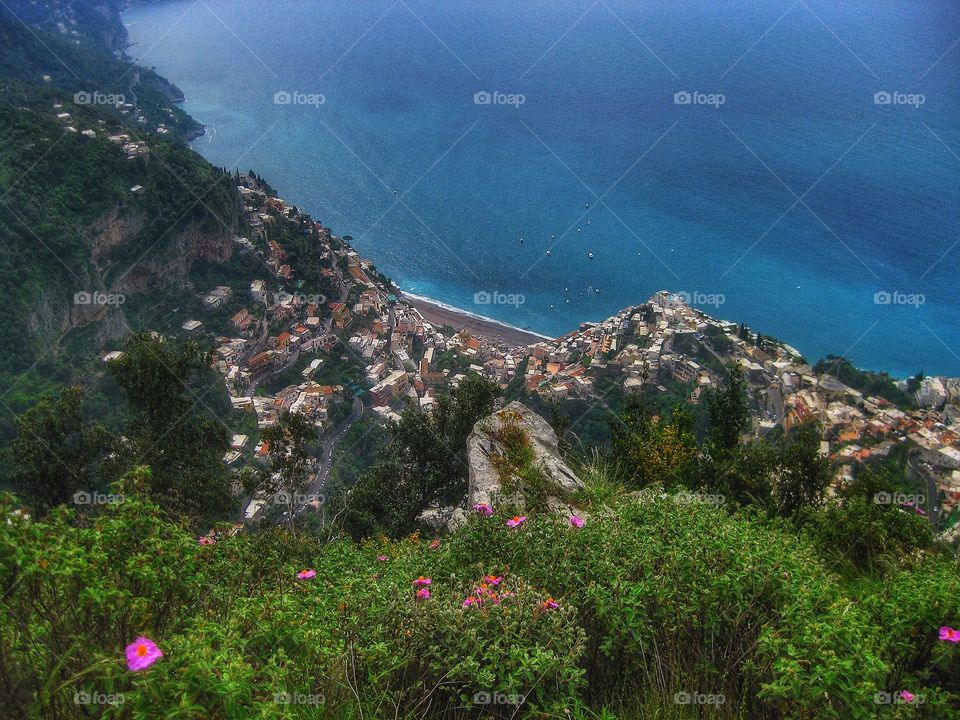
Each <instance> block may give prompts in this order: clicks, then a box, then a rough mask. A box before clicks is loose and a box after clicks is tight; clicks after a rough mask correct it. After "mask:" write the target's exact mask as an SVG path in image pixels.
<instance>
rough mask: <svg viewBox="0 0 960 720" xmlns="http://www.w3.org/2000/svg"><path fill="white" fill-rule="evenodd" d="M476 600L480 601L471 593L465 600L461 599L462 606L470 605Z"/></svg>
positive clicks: (475, 602)
mask: <svg viewBox="0 0 960 720" xmlns="http://www.w3.org/2000/svg"><path fill="white" fill-rule="evenodd" d="M478 602H480V601H479V600H478V599H477V598H475V597H474V596H473V595H471V596H470V597H468V598H467V599H466V600H464V601H463V606H464V607H470V606H471V605H476V604H477V603H478Z"/></svg>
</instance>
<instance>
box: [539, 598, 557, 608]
mask: <svg viewBox="0 0 960 720" xmlns="http://www.w3.org/2000/svg"><path fill="white" fill-rule="evenodd" d="M558 607H560V604H559V603H558V602H557V601H556V600H554V599H553V598H552V597H549V598H547V599H546V600H544V601H543V609H544V610H556V609H557V608H558Z"/></svg>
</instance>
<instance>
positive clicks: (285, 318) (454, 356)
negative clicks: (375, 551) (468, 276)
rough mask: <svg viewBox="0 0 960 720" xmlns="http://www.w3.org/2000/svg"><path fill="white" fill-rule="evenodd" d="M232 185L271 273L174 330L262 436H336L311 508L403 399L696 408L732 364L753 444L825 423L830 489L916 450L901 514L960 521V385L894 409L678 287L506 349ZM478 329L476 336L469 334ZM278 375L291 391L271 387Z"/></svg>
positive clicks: (209, 300)
mask: <svg viewBox="0 0 960 720" xmlns="http://www.w3.org/2000/svg"><path fill="white" fill-rule="evenodd" d="M111 140H114V139H113V138H111ZM116 143H117V145H118V146H120V147H121V149H122V151H123V152H125V153H133V154H140V153H143V152H149V151H148V150H144V149H143V148H141V147H140V146H139V145H137V144H136V143H135V142H130V141H129V138H124V137H119V138H117V139H116ZM237 178H238V189H239V192H240V194H241V197H242V199H243V202H244V212H245V216H246V221H247V226H248V228H249V233H248V235H249V236H248V237H240V236H238V237H236V238H235V239H234V243H235V245H236V251H237V252H238V253H239V254H240V255H247V256H250V257H251V258H255V259H256V260H257V262H258V263H259V264H260V265H262V268H263V269H264V271H265V272H264V273H261V275H262V277H257V278H254V279H251V280H250V282H249V284H248V285H245V287H243V288H239V289H238V288H236V287H230V286H227V285H220V286H215V287H210V288H206V289H204V291H203V292H202V293H201V294H200V297H199V301H200V307H201V308H202V311H201V312H200V313H199V314H198V315H197V317H190V318H188V319H186V320H185V321H183V322H182V324H181V325H180V330H181V331H182V332H183V333H185V334H187V335H202V334H206V335H208V336H210V337H212V339H213V341H214V346H215V348H214V355H213V357H214V361H213V364H214V367H215V368H216V370H217V371H218V372H219V373H220V374H221V376H222V378H223V382H224V384H225V386H226V388H227V391H228V393H229V395H230V400H231V403H232V405H233V408H234V409H235V410H238V411H241V412H245V413H250V414H251V415H252V416H253V418H255V425H256V429H257V430H258V431H262V430H263V429H265V428H268V427H271V426H272V425H274V424H276V423H277V422H278V420H279V418H280V417H281V416H282V415H283V413H284V412H291V413H300V414H302V415H303V416H305V417H306V418H308V419H309V420H310V421H312V422H313V424H314V426H315V427H316V429H317V432H318V434H319V436H320V437H321V438H325V439H326V442H325V451H324V452H323V454H322V457H318V458H315V462H314V465H313V467H312V469H311V476H310V483H309V487H310V489H311V495H310V497H308V498H307V501H308V502H307V503H306V504H305V506H304V507H303V508H300V509H301V510H304V509H308V506H309V505H311V504H312V506H313V507H314V508H317V507H319V505H320V504H321V503H322V493H321V492H320V490H321V489H322V487H323V485H324V483H325V482H326V481H327V480H328V479H329V475H330V465H331V463H332V451H333V447H334V446H335V445H336V442H337V441H338V440H339V439H340V438H342V437H343V434H344V433H345V432H346V430H347V429H349V427H350V425H351V424H352V423H353V422H355V421H356V419H357V418H358V417H359V416H360V415H361V414H363V413H364V412H367V413H371V414H372V415H373V416H375V417H377V418H379V419H381V420H383V421H387V420H397V419H399V412H400V411H401V410H402V409H403V408H404V407H406V406H407V405H408V404H412V405H414V406H417V407H419V408H420V409H422V410H423V411H425V412H430V409H431V406H432V405H433V403H434V402H435V398H436V394H437V393H438V392H440V391H443V390H444V389H446V388H450V387H456V385H457V384H458V383H459V382H460V381H461V380H462V379H463V378H464V377H465V376H466V374H467V373H477V374H480V375H483V376H485V377H487V378H489V379H491V380H493V381H495V382H497V383H498V384H499V385H500V387H501V388H503V389H504V390H506V389H507V388H510V387H512V388H516V387H517V386H518V385H520V386H522V389H523V390H524V391H525V392H526V393H528V394H536V395H538V396H539V397H540V398H542V399H543V400H544V401H546V402H552V403H560V405H561V407H562V404H563V403H564V402H568V401H583V402H586V403H598V402H599V403H604V402H605V393H606V392H607V391H601V390H598V388H597V385H598V383H599V382H603V384H604V387H611V386H613V387H616V388H618V391H619V392H621V393H623V394H624V395H627V394H629V393H632V392H638V391H640V390H641V389H642V388H644V387H645V386H646V385H648V384H649V385H651V386H652V387H654V388H656V389H657V390H658V391H660V392H664V393H666V392H673V393H674V394H676V392H677V391H678V389H679V390H681V391H682V392H683V394H684V396H685V398H686V402H688V403H690V404H694V405H695V404H698V403H701V402H703V400H704V397H705V393H707V392H708V391H709V390H711V389H712V388H715V387H717V386H718V385H719V384H721V383H722V382H723V381H724V378H725V376H726V373H727V369H728V368H729V367H730V366H731V365H733V364H736V365H738V366H739V367H740V368H741V370H742V373H743V376H744V379H745V381H746V382H747V383H748V387H749V389H750V394H751V396H752V410H753V423H752V430H751V432H752V434H753V435H754V436H761V435H763V434H765V433H767V432H769V431H771V430H772V429H773V428H774V427H776V426H778V425H780V426H782V427H783V428H784V429H785V430H789V429H790V428H791V427H792V426H793V425H795V424H796V423H799V422H803V421H805V420H807V419H810V418H815V419H816V420H818V421H819V422H820V423H821V425H822V427H823V429H824V433H823V440H822V442H821V452H822V453H823V454H824V455H825V456H828V457H829V458H830V459H831V461H832V462H833V463H834V466H835V467H836V476H835V486H836V487H839V486H841V485H842V484H843V483H844V482H847V481H848V480H849V479H850V478H851V477H852V476H853V475H854V474H855V472H856V469H857V466H858V465H860V464H870V463H877V462H882V461H883V460H884V459H886V458H888V457H889V456H890V455H891V453H896V452H897V451H898V450H897V449H898V448H899V447H906V448H907V449H908V450H907V455H908V461H907V464H908V468H909V471H910V472H911V474H912V475H911V477H912V478H913V479H914V481H915V482H916V484H917V486H918V487H923V486H926V488H927V491H926V492H925V493H923V497H922V498H918V500H917V502H915V503H914V502H913V501H912V500H911V501H908V502H905V503H903V504H904V505H905V506H907V508H909V509H912V510H913V511H916V512H919V513H922V514H925V515H926V514H932V515H933V516H934V517H932V518H931V519H932V520H936V518H940V522H939V527H941V528H946V529H947V530H946V531H947V532H948V533H951V534H952V533H953V532H954V530H953V529H952V528H953V527H955V526H956V524H957V523H956V520H957V515H958V513H960V380H958V379H947V378H939V377H929V378H923V379H922V380H921V381H920V382H919V385H918V387H917V388H916V390H915V397H916V403H915V407H913V408H911V409H903V408H898V407H897V406H895V405H894V404H893V403H891V402H890V401H888V400H885V399H883V398H881V397H878V396H875V395H865V394H864V393H862V392H861V391H859V390H857V389H855V388H853V387H850V386H848V385H845V384H844V383H842V382H841V381H840V380H838V379H837V377H835V376H834V375H832V374H831V373H830V372H826V373H824V372H820V373H817V372H815V371H814V368H813V367H811V366H810V365H809V364H807V363H806V361H805V360H804V359H803V358H802V357H801V355H800V353H799V352H798V351H797V350H796V349H794V348H792V347H790V346H789V345H786V344H784V343H782V342H779V341H776V340H774V339H772V338H761V337H760V336H757V335H756V334H755V333H752V332H751V331H749V330H746V329H745V328H743V327H742V326H738V325H737V324H736V323H732V322H727V321H723V320H718V319H714V318H712V317H710V316H708V315H707V314H705V313H704V312H702V311H700V310H698V309H696V308H694V307H691V306H690V305H689V304H688V303H687V302H686V301H685V299H684V297H683V296H682V295H680V294H673V293H670V292H668V291H660V292H657V293H656V294H654V295H653V296H652V297H651V298H650V299H649V300H648V301H647V302H646V303H644V304H641V305H638V306H634V307H628V308H625V309H623V310H621V311H620V312H618V313H617V314H616V315H614V316H612V317H610V318H608V319H606V320H604V321H603V322H598V323H584V324H582V325H581V326H580V328H579V329H577V330H576V331H574V332H571V333H569V334H567V335H564V336H562V337H559V338H557V339H555V340H550V341H548V340H538V339H537V338H536V337H535V336H533V335H532V334H528V337H527V338H526V339H527V340H533V342H529V343H528V344H522V343H516V342H514V343H511V342H505V341H504V337H503V336H502V335H501V336H500V337H496V335H497V333H491V332H488V330H489V328H490V327H491V324H490V323H474V322H471V317H470V316H469V315H464V316H463V317H462V318H460V325H461V327H463V328H467V329H461V330H459V331H458V330H456V329H454V328H452V327H450V326H447V325H444V324H442V323H440V322H433V321H431V319H430V316H431V312H430V306H429V305H426V304H424V303H422V302H419V301H413V302H411V301H410V300H408V299H406V298H404V296H403V295H402V294H401V293H400V292H399V291H398V290H397V289H396V288H395V287H393V286H392V284H391V283H390V282H389V280H387V279H386V278H384V277H383V276H382V275H380V274H379V273H378V272H377V271H376V269H375V267H374V266H373V265H372V264H371V263H370V262H369V261H368V260H366V259H364V258H362V257H360V256H359V254H358V253H357V252H356V251H355V250H353V248H352V247H351V246H350V244H349V238H337V237H335V236H333V235H332V234H331V232H330V231H329V230H328V229H327V228H325V227H324V226H323V225H322V224H321V223H319V222H315V221H313V220H312V219H311V218H309V216H307V215H305V214H303V213H301V212H300V211H299V210H298V209H297V208H295V207H293V206H291V205H290V204H288V203H287V202H285V201H284V200H282V199H281V198H279V197H276V196H275V195H273V194H271V193H269V192H267V190H266V189H265V187H264V186H263V185H262V184H261V183H260V182H258V180H257V179H254V178H252V177H250V176H241V175H238V176H237ZM131 192H134V189H133V188H132V189H131ZM284 237H287V238H289V237H302V238H306V241H307V242H308V243H310V245H311V248H312V250H313V252H314V253H315V254H316V257H315V258H313V259H314V260H317V261H318V262H319V263H320V271H319V272H320V275H321V277H322V285H323V287H324V288H325V289H326V290H327V293H326V294H322V295H321V294H319V293H309V292H306V291H305V290H304V288H305V287H306V286H305V284H304V279H303V278H301V277H298V267H297V264H296V263H295V262H293V261H292V260H291V257H290V255H291V248H290V247H289V246H285V245H284V244H283V243H282V242H281V241H280V240H278V239H277V238H284ZM315 284H316V283H311V287H310V288H309V289H313V288H312V286H313V285H315ZM238 303H239V304H240V305H242V307H241V308H240V309H238V310H236V311H235V312H233V313H232V314H231V315H230V316H229V319H228V322H227V327H226V328H221V329H218V330H217V331H216V332H214V333H212V332H211V330H210V328H208V327H207V319H206V318H205V316H204V313H206V312H209V313H215V312H216V311H217V310H218V309H219V308H222V307H226V306H231V307H235V306H236V305H237V304H238ZM448 317H449V314H447V315H445V316H444V318H448ZM471 326H478V327H480V328H481V329H479V330H477V329H475V330H473V331H471V330H470V329H469V328H470V327H471ZM521 335H522V333H521ZM508 336H509V334H508ZM514 337H516V335H514ZM117 354H118V353H117V352H113V353H108V354H106V355H105V356H104V359H105V360H109V359H113V358H114V357H116V356H117ZM330 362H341V363H347V364H348V365H351V366H353V367H354V368H356V369H357V371H358V373H359V375H358V376H357V377H356V378H355V379H352V380H349V381H347V380H345V379H341V378H337V381H335V382H334V381H328V382H320V381H318V380H316V379H315V377H316V376H317V375H318V374H322V368H323V366H324V364H325V363H330ZM278 377H280V378H287V379H288V380H289V382H287V383H286V384H284V385H283V386H282V387H280V388H274V389H273V390H271V391H267V390H265V388H264V385H267V384H271V383H269V381H271V380H272V379H276V378H278ZM601 379H602V380H601ZM901 385H904V387H905V384H904V383H901ZM900 452H903V451H900ZM269 453H270V448H269V446H268V444H267V443H265V442H264V441H263V440H261V439H259V438H257V437H251V436H249V435H246V434H238V435H234V436H233V438H232V440H231V449H230V452H229V453H228V454H227V455H226V456H225V457H224V462H225V463H227V464H228V465H231V466H233V467H236V468H240V467H242V466H244V465H245V464H247V463H249V462H251V461H254V460H256V459H266V458H268V457H269ZM924 501H926V502H924ZM269 509H270V508H269V499H268V498H265V497H253V498H251V499H249V503H248V504H247V506H246V509H245V512H244V520H245V522H246V523H248V524H252V523H256V522H258V520H259V519H260V518H261V517H262V516H263V515H264V514H265V512H267V511H268V510H269ZM948 518H949V521H948V520H947V519H948ZM239 527H242V526H238V528H239ZM951 537H952V535H951Z"/></svg>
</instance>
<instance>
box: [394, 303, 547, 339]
mask: <svg viewBox="0 0 960 720" xmlns="http://www.w3.org/2000/svg"><path fill="white" fill-rule="evenodd" d="M400 296H401V298H402V299H403V300H406V301H407V302H408V303H410V305H412V306H413V307H414V308H416V309H417V310H418V311H419V312H420V314H421V315H423V317H424V319H425V320H427V321H428V322H431V323H433V324H434V325H449V326H450V327H452V328H454V329H455V330H458V331H459V330H467V331H468V332H469V333H470V334H471V335H477V336H481V337H485V338H488V339H490V340H495V341H497V342H502V343H505V344H507V345H509V346H511V347H518V346H527V345H534V344H536V343H538V342H544V341H551V340H554V339H555V338H552V337H550V336H549V335H543V334H541V333H537V332H534V331H532V330H524V329H523V328H518V327H516V326H514V325H510V324H508V323H505V322H502V321H500V320H494V319H493V318H489V317H484V316H483V315H478V314H476V313H473V312H470V311H468V310H462V309H461V308H456V307H453V306H452V305H447V304H446V303H442V302H440V301H439V300H434V299H433V298H428V297H424V296H422V295H416V294H414V293H408V292H404V291H401V292H400Z"/></svg>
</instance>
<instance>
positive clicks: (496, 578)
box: [483, 575, 503, 587]
mask: <svg viewBox="0 0 960 720" xmlns="http://www.w3.org/2000/svg"><path fill="white" fill-rule="evenodd" d="M483 581H484V582H485V583H487V584H488V585H492V586H493V587H496V586H497V585H499V584H500V583H501V582H503V575H484V576H483Z"/></svg>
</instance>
